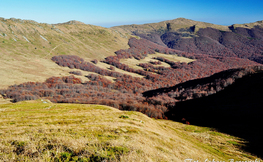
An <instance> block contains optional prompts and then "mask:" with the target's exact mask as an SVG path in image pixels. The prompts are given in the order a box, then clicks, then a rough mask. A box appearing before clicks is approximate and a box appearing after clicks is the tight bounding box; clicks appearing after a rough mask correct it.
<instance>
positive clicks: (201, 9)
mask: <svg viewBox="0 0 263 162" xmlns="http://www.w3.org/2000/svg"><path fill="white" fill-rule="evenodd" d="M0 2H1V6H0V13H1V14H0V17H3V18H6V19H9V18H19V19H25V20H34V21H37V22H39V23H49V24H56V23H63V22H67V21H70V20H77V21H81V22H84V23H86V24H92V25H98V26H103V27H111V26H118V25H127V24H145V23H154V22H160V21H165V20H172V19H176V18H179V17H183V18H187V19H191V20H196V21H203V22H209V23H214V24H219V25H232V24H241V23H250V22H255V21H260V20H263V9H262V8H263V0H210V1H207V0H162V1H160V0H133V1H128V0H96V1H93V0H75V1H73V0H38V1H33V0H23V1H21V0H8V1H6V0H0Z"/></svg>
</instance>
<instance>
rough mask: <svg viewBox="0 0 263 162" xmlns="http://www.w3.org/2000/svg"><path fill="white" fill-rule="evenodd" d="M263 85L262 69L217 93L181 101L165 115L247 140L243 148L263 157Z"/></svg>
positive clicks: (237, 80)
mask: <svg viewBox="0 0 263 162" xmlns="http://www.w3.org/2000/svg"><path fill="white" fill-rule="evenodd" d="M227 75H228V74H227ZM262 83H263V71H262V70H261V71H257V72H255V73H251V74H249V75H246V76H244V77H243V78H240V79H236V81H235V82H234V83H233V84H232V85H230V86H228V87H226V88H225V89H224V90H222V91H220V92H217V93H216V94H213V95H210V96H207V97H202V98H198V99H192V100H188V101H183V102H178V103H177V104H176V106H175V107H174V108H172V109H170V111H169V112H167V114H166V115H168V117H169V118H170V119H174V120H176V121H181V119H182V118H185V119H186V120H187V121H189V122H190V123H191V124H194V125H200V126H207V127H213V128H217V129H218V130H220V132H225V133H227V134H231V135H234V136H236V137H240V138H244V139H245V140H246V141H248V143H247V146H245V147H244V148H245V149H247V150H248V151H249V152H251V153H254V154H256V155H258V156H260V157H263V154H262V149H261V147H262V144H263V140H262V138H261V137H262V135H263V134H262V131H260V129H261V125H262V123H263V120H262V116H263V109H262V105H263V101H262V97H263V95H262V92H263V86H262ZM252 132H253V133H252Z"/></svg>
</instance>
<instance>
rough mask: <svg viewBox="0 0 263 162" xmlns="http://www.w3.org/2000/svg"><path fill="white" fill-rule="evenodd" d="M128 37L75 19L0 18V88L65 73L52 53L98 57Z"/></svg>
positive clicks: (123, 43) (104, 54)
mask: <svg viewBox="0 0 263 162" xmlns="http://www.w3.org/2000/svg"><path fill="white" fill-rule="evenodd" d="M128 37H129V35H123V34H121V33H119V32H116V31H113V30H111V29H107V28H103V27H99V26H94V25H87V24H84V23H81V22H77V21H70V22H67V23H63V24H53V25H52V24H43V23H37V22H35V21H31V20H21V19H14V18H11V19H4V18H0V49H1V51H0V64H1V67H0V73H1V76H0V80H1V84H0V88H3V87H7V86H8V85H11V84H19V83H22V82H25V81H44V80H45V79H46V78H48V77H51V76H59V75H60V74H61V75H65V74H67V73H68V71H69V70H68V69H65V68H59V67H58V66H57V65H55V64H54V63H53V62H52V61H51V60H50V58H51V57H52V56H54V55H69V54H71V55H78V56H82V57H85V58H87V59H88V58H90V59H99V60H101V59H103V58H105V57H107V56H110V55H114V52H115V51H117V50H119V49H122V48H124V49H125V48H128V45H127V42H128Z"/></svg>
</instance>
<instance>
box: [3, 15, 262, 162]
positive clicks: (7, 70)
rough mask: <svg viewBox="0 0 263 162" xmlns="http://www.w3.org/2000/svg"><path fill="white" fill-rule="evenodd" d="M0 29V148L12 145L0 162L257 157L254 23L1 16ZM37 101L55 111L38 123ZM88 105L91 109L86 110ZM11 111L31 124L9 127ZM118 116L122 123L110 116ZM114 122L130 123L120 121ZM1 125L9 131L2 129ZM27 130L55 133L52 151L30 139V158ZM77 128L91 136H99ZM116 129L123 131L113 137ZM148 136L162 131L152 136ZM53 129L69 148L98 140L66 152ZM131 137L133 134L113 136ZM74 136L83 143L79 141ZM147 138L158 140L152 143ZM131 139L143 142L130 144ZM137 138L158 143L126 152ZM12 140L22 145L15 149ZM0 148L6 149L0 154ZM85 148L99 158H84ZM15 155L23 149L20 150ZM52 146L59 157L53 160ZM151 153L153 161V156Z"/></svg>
mask: <svg viewBox="0 0 263 162" xmlns="http://www.w3.org/2000/svg"><path fill="white" fill-rule="evenodd" d="M0 22H1V24H0V33H2V35H1V37H0V48H1V50H2V51H1V53H0V64H1V67H0V73H1V74H2V75H1V76H0V79H1V84H0V94H1V95H2V98H1V99H0V103H1V105H0V106H1V107H2V109H3V111H2V112H4V113H5V112H6V111H10V113H11V114H13V115H14V116H12V117H11V116H10V118H8V117H7V118H6V119H3V120H2V121H1V122H2V123H3V126H2V127H1V128H0V131H1V132H2V133H1V135H3V136H5V139H4V140H2V142H3V143H8V142H6V140H7V139H6V138H7V137H8V135H10V134H11V135H12V139H10V140H11V141H15V142H12V143H13V144H14V145H13V146H14V147H16V150H14V149H13V150H12V149H10V148H9V146H10V147H11V145H8V144H7V145H3V144H1V146H2V151H1V152H0V158H3V159H4V158H6V159H8V158H10V157H14V158H16V159H24V160H26V159H29V160H34V159H38V158H42V157H41V156H42V155H40V154H39V152H43V156H45V157H44V159H53V160H54V159H56V158H57V159H63V158H66V159H68V160H74V159H75V160H76V158H77V159H78V160H80V159H79V158H80V157H83V159H86V160H88V159H91V158H99V159H97V160H98V161H99V160H103V159H106V160H112V161H114V160H117V161H134V160H138V159H140V158H144V160H146V161H147V160H149V159H151V160H152V159H154V161H158V160H157V159H159V161H178V160H184V159H185V158H187V157H188V158H193V159H200V160H201V159H205V158H215V159H218V160H228V159H231V158H236V160H238V159H239V160H244V159H254V160H255V159H259V158H262V157H263V155H262V152H261V150H260V147H261V144H262V139H260V138H259V137H260V136H258V135H250V134H249V132H252V131H254V130H256V129H257V128H260V126H261V124H262V121H261V120H260V118H261V116H262V115H263V111H262V110H261V105H262V101H261V98H262V97H263V95H262V93H261V92H262V87H263V86H262V71H263V65H262V63H263V56H262V55H263V46H262V45H263V27H262V26H263V24H262V22H261V21H258V22H255V23H251V24H234V25H232V26H222V25H214V24H210V23H203V22H198V21H193V20H188V19H184V18H179V19H175V20H169V21H164V22H160V23H153V24H144V25H125V26H118V27H112V28H103V27H99V26H93V25H88V24H84V23H81V22H78V21H69V22H67V23H62V24H42V23H37V22H34V21H30V20H20V19H0ZM25 100H33V101H25ZM43 101H45V102H47V103H48V104H46V105H48V106H49V107H50V108H51V107H55V111H54V112H53V110H48V112H46V113H47V115H48V117H46V119H45V120H42V118H44V117H43V114H45V112H43V109H46V108H47V106H45V104H43ZM241 101H242V102H241ZM10 102H13V103H10ZM61 103H63V104H61ZM240 103H242V104H240ZM91 104H92V105H91ZM99 105H100V106H99ZM102 105H103V106H102ZM16 106H18V108H15V107H16ZM37 106H40V107H43V109H42V108H40V109H37V108H36V107H37ZM89 106H90V107H91V109H90V110H88V112H85V111H86V108H85V107H89ZM20 107H23V109H25V111H26V113H28V111H29V110H28V109H27V107H31V109H30V111H31V110H32V111H33V113H35V114H36V115H37V117H36V119H35V120H36V121H37V123H38V124H36V125H34V124H33V125H32V124H30V123H33V122H36V121H31V119H30V116H27V115H26V116H23V117H22V118H29V119H30V120H28V121H25V123H26V124H25V125H19V124H18V125H17V122H15V121H17V120H20V119H18V118H17V117H18V116H19V117H20V116H21V114H20V113H22V114H24V113H25V112H23V111H24V110H23V109H21V108H20ZM44 107H45V108H44ZM96 107H99V108H98V109H99V110H98V111H99V112H98V114H96V115H97V116H98V117H96V120H95V121H89V120H88V121H84V122H80V121H79V119H80V118H82V117H81V116H80V114H83V113H84V114H86V116H87V118H90V114H92V113H91V112H97V108H96ZM56 108H58V109H56ZM2 109H1V110H2ZM48 109H49V108H48ZM105 111H106V112H105ZM136 111H137V112H136ZM63 112H65V113H64V114H63ZM4 113H2V114H1V115H3V116H2V117H3V118H5V117H6V116H5V114H4ZM49 113H50V114H56V115H55V116H56V117H57V118H61V120H63V122H62V123H61V121H59V123H58V121H57V120H56V119H55V118H53V117H54V116H50V114H49ZM59 113H62V114H63V115H58V114H59ZM29 114H30V113H29ZM120 114H124V115H123V116H125V115H127V116H129V119H120V118H118V117H119V116H120ZM134 114H136V115H134ZM143 114H145V115H146V116H145V115H143ZM72 115H76V116H74V117H73V116H72ZM88 116H89V117H88ZM147 116H148V117H147ZM73 118H74V119H73ZM130 118H132V120H131V119H130ZM137 118H139V119H137ZM142 119H143V120H142ZM83 120H84V118H83ZM85 120H86V117H85ZM123 120H126V121H129V122H128V123H125V122H124V123H123ZM139 120H142V121H144V122H146V121H147V122H150V123H151V124H152V125H148V126H147V128H146V127H145V128H144V127H142V126H143V124H141V123H137V122H138V121H139ZM6 121H7V122H6ZM70 122H71V123H70ZM94 122H95V123H97V124H98V123H99V124H98V125H96V124H95V123H94ZM107 122H108V123H107ZM178 122H180V123H178ZM8 123H9V124H10V123H14V124H11V125H12V127H10V128H8V126H7V125H8ZM46 123H50V124H51V126H52V127H54V129H53V130H52V131H53V133H49V130H48V129H47V127H46V125H45V124H46ZM182 123H184V124H182ZM94 124H95V125H96V127H95V126H94ZM30 125H32V126H30ZM105 125H112V128H111V127H107V128H106V127H104V126H105ZM194 125H198V126H201V127H198V126H194ZM17 127H21V129H20V131H21V132H20V133H19V132H18V133H12V132H13V131H11V129H13V130H15V129H16V128H17ZM30 127H33V128H36V129H35V131H40V130H41V131H43V132H44V133H43V132H42V133H43V134H46V135H47V134H48V139H49V140H50V139H51V137H52V135H53V136H55V137H56V139H57V141H55V145H52V147H50V148H48V150H46V148H43V147H45V146H47V145H48V144H47V143H46V141H39V142H40V143H42V144H41V146H39V147H40V148H41V149H42V150H35V152H31V153H29V151H28V150H27V149H26V148H27V147H29V146H32V147H33V148H36V147H38V146H37V144H36V143H31V142H29V140H27V139H26V140H24V139H23V140H22V139H21V138H25V137H24V136H25V135H26V134H25V133H28V134H30V136H37V135H38V134H35V132H34V131H29V132H28V129H29V128H30ZM85 127H88V128H92V129H93V128H94V129H96V131H100V135H96V133H95V134H94V133H92V132H90V130H88V131H87V130H85V129H84V128H85ZM113 127H114V128H113ZM119 127H123V128H119ZM76 128H78V129H76ZM80 128H81V129H80ZM82 128H83V129H82ZM7 129H10V130H9V131H8V130H7ZM97 129H100V130H97ZM119 129H120V130H127V131H118V132H117V135H116V134H114V133H113V132H114V131H115V130H119ZM151 129H152V130H151ZM153 129H154V130H156V132H159V133H160V132H162V131H163V132H165V134H161V135H160V134H159V133H157V134H158V135H156V133H153V134H151V131H153ZM59 130H60V131H62V132H64V133H66V134H67V135H69V134H71V133H70V132H69V130H75V131H76V132H75V133H74V134H73V135H74V138H77V139H78V141H79V140H84V141H86V143H87V141H89V140H91V141H97V143H92V144H87V146H84V145H82V144H80V143H81V142H80V143H79V145H78V144H76V148H69V147H70V146H69V144H67V143H65V144H61V139H62V138H64V139H66V140H70V141H72V142H74V141H73V139H71V137H69V136H65V137H62V136H59V135H60V133H59V132H60V131H59ZM130 130H131V132H133V131H134V134H133V133H132V134H129V135H127V136H121V137H120V136H119V135H120V134H122V135H124V134H125V133H128V132H129V131H130ZM164 130H165V131H164ZM52 131H50V132H52ZM8 132H9V134H8ZM81 132H82V134H81ZM83 132H85V134H90V135H91V136H89V137H86V136H85V137H80V136H78V134H81V135H83ZM120 132H121V133H120ZM147 132H148V133H147ZM168 132H169V133H168ZM219 132H220V133H219ZM40 133H41V132H40ZM115 133H116V132H115ZM51 134H52V135H51ZM227 134H229V135H230V136H229V135H227ZM105 135H107V137H105V139H104V136H105ZM155 135H156V136H157V137H153V136H155ZM13 136H14V137H13ZM139 136H142V137H143V139H138V137H139ZM183 136H186V137H183ZM234 136H235V137H234ZM108 137H114V139H111V138H110V139H108ZM126 137H127V138H126ZM10 138H11V137H10ZM16 138H19V140H15V139H16ZM41 138H42V137H41ZM41 138H39V139H38V138H34V139H35V141H38V140H40V139H41ZM43 138H44V136H43ZM119 138H121V139H119ZM227 138H230V140H228V139H227ZM117 139H118V140H117ZM149 139H151V140H150V141H149ZM167 139H170V141H167ZM140 140H141V141H148V142H149V143H154V142H156V141H159V143H158V142H157V143H155V144H154V146H155V145H156V147H154V148H152V147H151V146H150V145H148V143H143V144H142V145H141V144H138V145H140V146H141V148H135V145H132V143H134V142H135V141H136V142H137V143H138V142H139V141H140ZM185 140H186V141H185ZM17 141H18V143H17ZM19 141H20V142H21V141H22V142H24V144H23V147H22V146H21V148H20V146H19V145H20V144H19ZM25 141H26V142H25ZM120 141H122V143H123V144H124V143H125V145H123V144H122V145H121V143H120ZM178 141H181V143H180V142H179V143H178ZM233 141H234V142H233ZM105 142H106V143H108V144H106V143H105ZM200 142H201V143H202V144H201V143H200ZM59 143H60V144H59ZM62 143H63V142H62ZM171 143H172V144H171ZM77 145H78V146H77ZM80 145H81V146H80ZM176 145H178V147H182V148H176V147H175V146H176ZM62 146H63V147H62ZM64 146H65V147H64ZM145 147H148V148H151V152H150V153H149V154H146V153H145V152H143V151H142V150H143V149H144V148H145ZM4 148H8V150H10V151H7V152H5V153H2V152H4V151H3V150H4ZM92 148H93V149H94V148H96V149H97V150H98V152H97V153H96V152H92V151H91V149H92ZM116 148H118V149H121V151H120V150H116ZM19 149H22V150H21V151H20V152H19V151H17V150H19ZM56 149H57V150H59V152H57V153H56V154H54V151H55V150H56ZM76 150H78V151H76ZM186 150H188V151H189V150H191V151H190V152H186ZM118 151H120V152H118ZM105 152H106V154H105ZM107 152H108V153H107ZM1 153H2V154H1ZM156 153H158V155H160V156H159V157H156ZM31 154H32V155H31ZM33 154H35V155H36V156H35V155H33ZM50 154H52V156H50ZM106 155H107V156H106ZM64 160H65V159H64ZM151 160H150V161H151ZM95 161H96V160H95Z"/></svg>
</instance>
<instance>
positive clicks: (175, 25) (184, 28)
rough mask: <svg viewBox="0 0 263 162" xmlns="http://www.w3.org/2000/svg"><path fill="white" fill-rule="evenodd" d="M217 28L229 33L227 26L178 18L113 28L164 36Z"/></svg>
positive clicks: (132, 32)
mask: <svg viewBox="0 0 263 162" xmlns="http://www.w3.org/2000/svg"><path fill="white" fill-rule="evenodd" d="M207 27H211V28H215V29H220V30H224V31H229V29H228V27H227V26H223V25H215V24H211V23H206V22H200V21H194V20H190V19H185V18H177V19H174V20H167V21H162V22H159V23H150V24H143V25H135V24H133V25H122V26H115V27H112V29H114V30H118V31H121V32H123V33H125V32H126V33H129V34H134V33H136V34H152V33H156V34H164V33H165V32H167V31H170V32H189V33H194V32H197V31H198V30H199V29H200V28H207Z"/></svg>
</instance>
